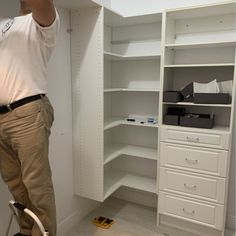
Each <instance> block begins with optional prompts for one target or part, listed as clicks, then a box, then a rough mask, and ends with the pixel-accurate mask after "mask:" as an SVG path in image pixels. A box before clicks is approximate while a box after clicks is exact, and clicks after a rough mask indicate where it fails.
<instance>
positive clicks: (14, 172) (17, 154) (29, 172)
mask: <svg viewBox="0 0 236 236" xmlns="http://www.w3.org/2000/svg"><path fill="white" fill-rule="evenodd" d="M20 4H21V10H20V16H18V17H15V18H13V19H10V20H9V19H8V20H0V172H1V176H2V178H3V180H4V182H5V183H6V184H7V185H8V187H9V190H10V192H11V193H12V195H13V196H14V199H15V201H17V202H19V203H21V204H23V205H25V206H26V207H27V208H29V209H31V210H32V211H33V212H34V213H35V214H36V215H37V216H38V217H39V219H40V220H41V221H42V223H43V225H44V227H45V228H46V229H47V231H49V235H50V236H55V235H56V210H55V200H54V190H53V184H52V178H51V169H50V166H49V161H48V140H49V135H50V128H51V125H52V123H53V119H54V116H53V108H52V106H51V104H50V102H49V100H48V98H47V97H46V93H47V91H46V67H47V63H48V61H49V58H50V55H51V53H52V50H53V47H54V45H55V40H56V35H57V33H58V31H59V16H58V14H57V12H56V10H55V7H54V5H53V1H52V0H21V1H20ZM16 235H17V236H24V235H32V236H41V234H40V231H39V229H38V227H37V226H36V225H35V224H34V222H33V221H32V220H31V219H30V218H29V217H27V216H26V215H25V214H24V213H20V233H18V234H16Z"/></svg>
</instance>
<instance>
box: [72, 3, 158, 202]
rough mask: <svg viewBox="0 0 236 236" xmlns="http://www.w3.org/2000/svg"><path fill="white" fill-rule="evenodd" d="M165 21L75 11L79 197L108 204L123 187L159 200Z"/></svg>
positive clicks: (91, 10) (100, 9)
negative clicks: (163, 22)
mask: <svg viewBox="0 0 236 236" xmlns="http://www.w3.org/2000/svg"><path fill="white" fill-rule="evenodd" d="M161 20H162V14H161V13H158V14H151V15H143V16H134V17H124V16H121V15H119V14H118V13H116V12H114V11H112V10H110V9H106V8H104V7H99V6H97V7H89V8H86V9H84V8H83V9H81V10H75V11H72V12H71V25H72V35H71V47H72V78H73V113H74V115H73V117H74V122H73V124H74V129H75V132H74V153H75V192H76V194H78V195H80V196H83V197H86V198H90V199H93V200H96V201H100V202H103V201H104V200H105V199H106V198H108V197H109V196H110V195H112V194H113V193H115V192H117V190H119V188H120V187H122V186H124V187H126V188H128V189H130V190H132V189H133V190H138V191H140V192H142V193H150V195H152V196H155V198H156V197H157V189H158V187H157V159H158V151H157V150H158V148H157V147H158V129H159V121H158V115H159V106H158V104H159V93H160V59H161V31H162V22H161ZM128 118H129V119H131V118H132V119H135V121H128V120H127V119H128ZM147 118H152V119H154V121H155V122H153V123H150V122H149V123H148V122H147ZM118 192H119V193H121V191H118Z"/></svg>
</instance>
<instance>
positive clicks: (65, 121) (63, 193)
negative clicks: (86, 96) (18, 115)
mask: <svg viewBox="0 0 236 236" xmlns="http://www.w3.org/2000/svg"><path fill="white" fill-rule="evenodd" d="M13 3H14V4H13ZM8 4H9V5H8ZM0 6H1V7H0V16H3V15H4V16H10V15H16V14H17V12H18V1H9V0H0ZM59 14H60V17H61V32H60V35H59V40H58V44H57V46H56V48H55V51H54V54H53V56H52V58H51V62H50V65H49V94H48V95H49V97H50V99H51V101H52V103H53V106H54V109H55V122H54V125H53V129H52V135H51V139H50V142H51V145H50V162H51V167H52V173H53V180H54V187H55V194H56V203H57V218H58V225H59V232H62V231H63V232H64V231H66V230H67V229H69V228H70V227H71V226H72V225H74V224H75V223H76V222H77V221H79V219H81V218H82V217H83V216H84V215H86V214H87V213H88V212H89V211H90V210H91V209H93V208H94V207H95V206H96V205H97V203H96V202H92V201H88V200H85V199H82V198H79V197H76V196H74V190H73V171H72V170H73V159H72V103H71V63H70V35H69V34H68V33H67V32H66V30H67V29H68V28H70V25H69V12H68V11H66V10H63V9H59ZM0 179H1V178H0ZM10 199H11V196H10V194H9V192H8V190H7V188H6V186H5V185H4V184H3V182H2V181H1V180H0V235H4V231H5V230H6V225H7V222H8V217H9V210H8V208H7V203H8V201H9V200H10ZM59 235H60V236H61V235H63V234H61V233H59ZM63 236H64V235H63ZM65 236H66V233H65Z"/></svg>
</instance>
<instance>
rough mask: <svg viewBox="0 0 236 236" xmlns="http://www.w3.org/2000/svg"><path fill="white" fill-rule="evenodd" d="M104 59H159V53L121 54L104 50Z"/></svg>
mask: <svg viewBox="0 0 236 236" xmlns="http://www.w3.org/2000/svg"><path fill="white" fill-rule="evenodd" d="M104 57H105V59H108V60H112V61H132V60H151V59H160V57H161V55H138V56H134V55H122V54H118V53H113V52H104Z"/></svg>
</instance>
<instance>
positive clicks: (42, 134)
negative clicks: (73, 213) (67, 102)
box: [6, 97, 56, 236]
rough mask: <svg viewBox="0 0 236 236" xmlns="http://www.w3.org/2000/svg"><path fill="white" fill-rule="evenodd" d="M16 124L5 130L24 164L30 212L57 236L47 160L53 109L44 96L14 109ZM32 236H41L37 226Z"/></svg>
mask: <svg viewBox="0 0 236 236" xmlns="http://www.w3.org/2000/svg"><path fill="white" fill-rule="evenodd" d="M14 115H15V121H14V122H13V123H11V124H10V125H9V127H8V129H7V130H6V133H7V135H8V137H10V143H12V146H13V149H14V151H15V152H16V153H17V156H18V158H19V161H20V164H21V173H22V181H23V183H24V185H25V186H26V189H27V191H28V195H29V199H30V202H31V208H30V209H31V210H32V211H33V212H34V213H35V214H36V215H37V216H38V217H39V219H40V220H41V221H42V223H43V225H44V227H45V228H46V229H47V230H48V231H49V235H50V236H56V210H55V199H54V190H53V184H52V178H51V169H50V166H49V160H48V146H49V135H50V127H51V125H52V122H53V109H52V107H51V105H50V103H49V101H48V99H47V98H46V97H45V98H43V99H41V100H37V101H36V102H32V103H29V104H27V105H24V106H22V107H19V108H17V109H16V110H14ZM32 236H41V233H40V231H39V228H38V227H37V225H34V226H33V229H32Z"/></svg>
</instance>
